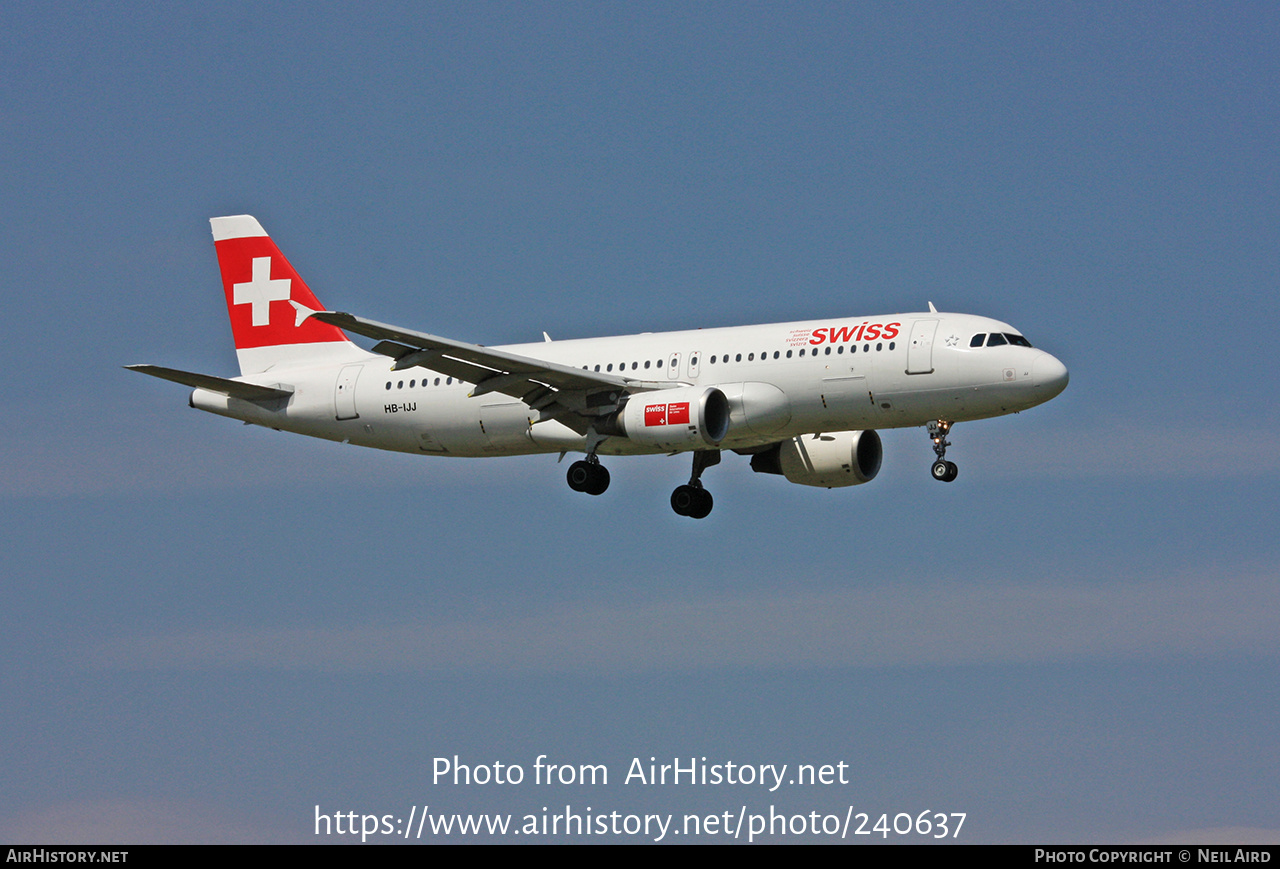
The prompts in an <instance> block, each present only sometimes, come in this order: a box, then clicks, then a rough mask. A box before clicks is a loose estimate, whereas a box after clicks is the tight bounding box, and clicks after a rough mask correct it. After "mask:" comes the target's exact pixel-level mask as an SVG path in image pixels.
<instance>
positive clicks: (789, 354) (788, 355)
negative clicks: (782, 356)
mask: <svg viewBox="0 0 1280 869" xmlns="http://www.w3.org/2000/svg"><path fill="white" fill-rule="evenodd" d="M787 358H788V359H790V358H791V351H790V350H788V351H787Z"/></svg>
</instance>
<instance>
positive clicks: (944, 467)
mask: <svg viewBox="0 0 1280 869" xmlns="http://www.w3.org/2000/svg"><path fill="white" fill-rule="evenodd" d="M951 465H952V463H951V462H944V461H943V460H942V459H938V461H936V462H934V463H933V467H932V468H930V469H929V470H930V472H931V473H932V474H933V478H934V479H935V480H937V481H938V482H940V483H945V482H947V475H948V474H950V473H951ZM952 479H955V478H954V477H953V478H952Z"/></svg>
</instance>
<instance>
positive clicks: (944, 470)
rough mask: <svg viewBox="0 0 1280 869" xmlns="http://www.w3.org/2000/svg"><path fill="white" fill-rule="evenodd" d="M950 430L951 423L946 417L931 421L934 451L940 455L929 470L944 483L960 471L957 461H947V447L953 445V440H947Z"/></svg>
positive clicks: (930, 435) (930, 436)
mask: <svg viewBox="0 0 1280 869" xmlns="http://www.w3.org/2000/svg"><path fill="white" fill-rule="evenodd" d="M950 431H951V423H949V422H947V421H946V420H945V419H940V420H937V421H935V422H931V423H929V438H930V439H931V440H932V441H933V451H934V453H935V454H937V456H938V460H937V461H936V462H934V463H933V467H932V468H930V469H929V470H930V473H932V474H933V478H934V479H935V480H940V481H941V482H943V483H950V482H951V481H952V480H954V479H955V478H956V477H957V476H958V475H959V473H960V469H959V468H957V467H956V463H955V462H948V461H947V447H949V446H951V441H949V440H947V433H948V432H950Z"/></svg>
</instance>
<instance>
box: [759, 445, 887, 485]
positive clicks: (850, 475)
mask: <svg viewBox="0 0 1280 869" xmlns="http://www.w3.org/2000/svg"><path fill="white" fill-rule="evenodd" d="M883 458H884V449H883V447H882V446H881V444H880V435H878V434H876V433H875V432H874V431H837V432H826V433H824V434H808V435H801V436H800V437H794V438H792V439H791V440H787V441H783V442H782V443H780V444H774V445H773V446H771V447H769V448H768V449H767V450H764V451H762V452H759V453H756V454H755V455H753V456H752V457H751V470H753V471H756V472H758V473H761V474H781V475H783V476H784V477H786V478H787V479H788V480H789V481H791V482H792V483H799V484H800V485H801V486H820V487H823V488H827V489H834V488H837V487H840V486H857V485H859V484H861V483H869V482H871V481H872V480H874V479H875V477H876V474H878V473H880V461H881V459H883Z"/></svg>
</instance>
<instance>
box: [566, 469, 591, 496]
mask: <svg viewBox="0 0 1280 869" xmlns="http://www.w3.org/2000/svg"><path fill="white" fill-rule="evenodd" d="M565 477H566V479H568V481H569V488H570V489H573V491H575V492H585V491H587V482H588V481H589V480H590V479H591V465H590V463H588V462H574V463H573V464H572V465H570V466H569V473H568V474H566V475H565Z"/></svg>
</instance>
